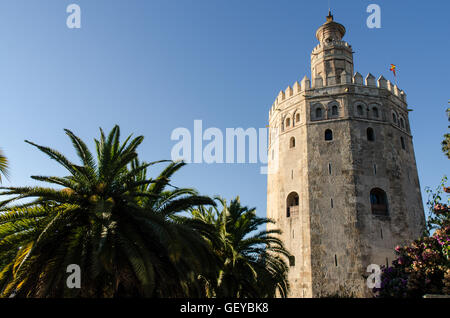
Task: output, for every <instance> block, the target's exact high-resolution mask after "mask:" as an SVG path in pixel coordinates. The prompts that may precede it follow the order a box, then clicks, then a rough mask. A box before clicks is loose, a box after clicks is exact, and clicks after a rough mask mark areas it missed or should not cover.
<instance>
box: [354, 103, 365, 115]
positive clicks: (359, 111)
mask: <svg viewBox="0 0 450 318" xmlns="http://www.w3.org/2000/svg"><path fill="white" fill-rule="evenodd" d="M356 112H357V113H358V116H363V115H364V110H363V107H362V105H358V106H357V107H356Z"/></svg>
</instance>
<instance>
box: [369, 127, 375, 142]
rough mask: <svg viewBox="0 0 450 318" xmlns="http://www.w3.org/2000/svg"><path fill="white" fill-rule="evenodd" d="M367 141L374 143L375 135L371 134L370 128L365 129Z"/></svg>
mask: <svg viewBox="0 0 450 318" xmlns="http://www.w3.org/2000/svg"><path fill="white" fill-rule="evenodd" d="M367 140H368V141H375V133H374V132H373V129H372V128H371V127H369V128H367Z"/></svg>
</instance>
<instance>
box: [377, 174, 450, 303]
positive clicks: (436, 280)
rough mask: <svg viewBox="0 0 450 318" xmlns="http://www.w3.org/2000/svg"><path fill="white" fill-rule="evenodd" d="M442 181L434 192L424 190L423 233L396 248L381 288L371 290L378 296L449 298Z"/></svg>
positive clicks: (449, 214)
mask: <svg viewBox="0 0 450 318" xmlns="http://www.w3.org/2000/svg"><path fill="white" fill-rule="evenodd" d="M446 181H447V178H445V177H444V179H443V180H442V183H441V185H440V186H439V187H438V189H437V190H436V191H435V192H433V191H431V190H430V189H427V192H428V193H429V200H428V206H429V209H430V212H431V215H430V217H429V218H428V222H427V232H426V233H425V235H424V237H422V238H420V239H418V240H415V241H414V242H413V243H412V244H410V245H408V246H397V247H396V249H395V252H396V255H397V259H396V260H395V261H393V262H392V266H390V267H387V268H383V270H382V277H381V279H382V282H381V288H379V289H375V290H374V292H376V293H377V295H378V297H422V296H423V295H425V294H448V295H450V211H449V207H448V204H446V203H443V193H444V192H446V193H450V189H449V188H447V187H446V186H445V183H446ZM447 202H448V199H447ZM431 233H433V234H431Z"/></svg>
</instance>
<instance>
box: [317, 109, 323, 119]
mask: <svg viewBox="0 0 450 318" xmlns="http://www.w3.org/2000/svg"><path fill="white" fill-rule="evenodd" d="M321 118H322V108H316V119H321Z"/></svg>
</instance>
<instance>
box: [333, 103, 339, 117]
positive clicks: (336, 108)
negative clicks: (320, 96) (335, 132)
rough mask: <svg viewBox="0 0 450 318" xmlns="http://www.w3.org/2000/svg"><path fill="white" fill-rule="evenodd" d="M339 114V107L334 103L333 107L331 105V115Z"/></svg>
mask: <svg viewBox="0 0 450 318" xmlns="http://www.w3.org/2000/svg"><path fill="white" fill-rule="evenodd" d="M338 115H339V110H338V107H337V106H336V105H334V106H333V107H331V116H338Z"/></svg>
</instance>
